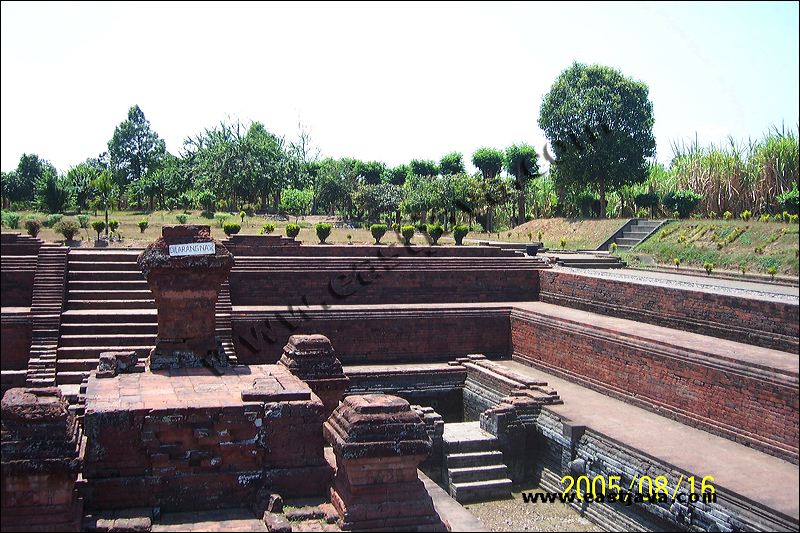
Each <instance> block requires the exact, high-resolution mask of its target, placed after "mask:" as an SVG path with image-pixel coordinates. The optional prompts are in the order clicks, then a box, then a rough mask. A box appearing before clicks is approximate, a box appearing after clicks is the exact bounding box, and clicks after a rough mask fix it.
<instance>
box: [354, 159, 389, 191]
mask: <svg viewBox="0 0 800 533" xmlns="http://www.w3.org/2000/svg"><path fill="white" fill-rule="evenodd" d="M385 171H386V165H385V164H384V163H381V162H380V161H369V162H366V163H363V164H362V165H361V169H360V173H359V175H360V176H361V177H362V178H363V179H364V181H365V182H366V183H367V184H369V185H377V184H379V183H380V182H381V176H383V173H384V172H385Z"/></svg>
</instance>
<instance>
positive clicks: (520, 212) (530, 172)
mask: <svg viewBox="0 0 800 533" xmlns="http://www.w3.org/2000/svg"><path fill="white" fill-rule="evenodd" d="M505 161H506V172H508V173H509V174H510V175H512V176H514V180H515V181H514V188H515V189H516V190H517V208H518V209H517V224H524V223H525V189H526V187H527V185H528V182H529V181H530V180H531V178H535V177H538V176H539V154H537V153H536V149H535V148H534V147H533V146H531V145H529V144H512V145H511V146H509V147H508V148H506V157H505Z"/></svg>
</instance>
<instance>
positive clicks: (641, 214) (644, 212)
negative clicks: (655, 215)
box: [636, 207, 650, 218]
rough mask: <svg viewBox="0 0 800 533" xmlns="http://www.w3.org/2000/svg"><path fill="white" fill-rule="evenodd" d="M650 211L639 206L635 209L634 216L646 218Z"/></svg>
mask: <svg viewBox="0 0 800 533" xmlns="http://www.w3.org/2000/svg"><path fill="white" fill-rule="evenodd" d="M649 215H650V213H649V212H648V211H647V209H645V208H644V207H640V208H639V209H637V210H636V218H647V217H648V216H649Z"/></svg>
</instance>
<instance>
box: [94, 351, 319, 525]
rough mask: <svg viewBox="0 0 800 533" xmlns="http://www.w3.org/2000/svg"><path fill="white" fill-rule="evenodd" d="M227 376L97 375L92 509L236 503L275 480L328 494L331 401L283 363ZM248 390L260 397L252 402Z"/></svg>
mask: <svg viewBox="0 0 800 533" xmlns="http://www.w3.org/2000/svg"><path fill="white" fill-rule="evenodd" d="M219 372H220V373H221V375H215V374H214V373H213V372H211V370H209V369H205V368H189V369H175V370H169V371H160V372H157V373H149V372H148V373H140V374H124V375H120V376H119V377H117V378H114V379H98V378H97V377H95V376H94V375H92V376H91V377H90V378H89V382H88V385H87V389H86V414H85V419H84V420H85V422H84V424H85V428H86V434H87V436H88V444H87V450H86V466H85V469H84V477H85V478H86V479H87V480H88V487H87V495H88V506H89V507H90V508H91V509H93V510H107V509H120V508H129V507H156V506H159V507H161V508H162V509H163V510H165V511H170V510H174V511H179V510H180V511H184V510H200V509H214V508H224V507H236V506H241V505H249V504H250V503H251V502H252V501H254V499H255V495H256V492H257V491H258V490H259V489H260V488H261V487H262V486H264V485H265V484H266V485H269V486H270V487H271V490H275V491H277V492H280V493H281V494H283V495H286V496H304V495H313V494H321V493H323V492H324V490H325V487H326V486H327V484H328V483H329V482H330V478H331V469H330V467H329V465H328V464H327V462H326V461H325V458H324V454H323V446H324V440H323V438H322V422H323V419H322V414H323V405H322V402H321V401H320V400H319V399H318V398H317V397H316V396H314V395H313V394H312V392H311V390H310V389H309V388H308V387H307V386H306V385H305V384H304V383H303V382H301V381H300V380H298V379H297V378H296V377H294V376H292V375H291V374H290V373H289V372H288V371H287V370H286V369H285V368H284V367H283V366H279V365H277V366H253V367H229V368H223V369H219ZM254 382H256V383H257V384H258V385H257V387H256V388H255V390H251V389H254V387H253V384H254ZM243 392H244V393H245V395H246V397H250V398H254V400H253V401H244V400H243V399H242V393H243ZM248 394H249V395H250V396H247V395H248ZM259 398H260V399H259ZM121 443H125V444H124V445H121Z"/></svg>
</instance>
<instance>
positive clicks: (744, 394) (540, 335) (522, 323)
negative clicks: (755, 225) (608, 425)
mask: <svg viewBox="0 0 800 533" xmlns="http://www.w3.org/2000/svg"><path fill="white" fill-rule="evenodd" d="M511 343H512V348H513V352H514V355H513V357H514V359H516V360H519V361H521V362H523V363H526V364H530V365H532V366H535V367H540V368H542V369H544V370H546V371H547V372H550V373H553V374H555V375H558V376H560V377H562V378H565V379H568V380H570V381H574V382H577V383H580V384H581V385H584V386H587V387H590V388H593V389H596V390H598V391H600V392H602V393H603V394H608V395H611V396H616V397H619V398H621V399H623V400H625V401H629V402H631V403H634V404H637V405H640V406H642V407H645V408H647V409H650V410H653V411H657V412H658V413H659V414H662V415H665V416H670V417H671V418H674V419H676V420H679V421H680V422H683V423H685V424H688V425H691V426H695V427H698V428H701V429H704V430H706V431H709V432H712V433H715V434H718V435H721V436H723V437H726V438H729V439H731V440H734V441H737V442H741V443H744V444H746V445H748V446H752V447H754V448H758V449H761V450H763V451H766V452H768V453H772V454H774V455H777V456H779V457H782V458H785V459H789V460H792V461H793V462H795V463H796V462H797V459H798V437H799V435H798V408H799V407H800V403H799V402H798V388H797V381H798V380H797V374H794V375H781V374H777V373H774V374H769V373H767V372H765V371H763V370H759V369H755V368H748V367H746V366H745V365H737V366H735V367H734V365H733V364H732V363H727V362H725V361H721V360H719V359H716V360H711V359H710V358H709V359H704V358H703V357H702V355H700V354H686V353H685V352H683V353H681V352H679V351H678V350H677V349H675V348H671V347H668V346H663V345H658V344H656V343H651V342H647V341H645V340H642V339H637V338H635V337H632V336H630V337H629V336H621V335H620V336H617V337H609V336H608V333H606V332H598V331H597V330H594V329H593V328H592V327H591V326H580V325H576V324H573V323H565V322H562V321H559V320H558V319H554V318H551V317H544V316H541V315H533V314H529V313H525V312H520V311H514V312H513V313H512V316H511ZM653 438H657V436H654V437H653Z"/></svg>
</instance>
